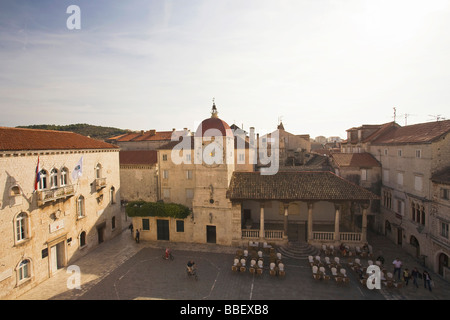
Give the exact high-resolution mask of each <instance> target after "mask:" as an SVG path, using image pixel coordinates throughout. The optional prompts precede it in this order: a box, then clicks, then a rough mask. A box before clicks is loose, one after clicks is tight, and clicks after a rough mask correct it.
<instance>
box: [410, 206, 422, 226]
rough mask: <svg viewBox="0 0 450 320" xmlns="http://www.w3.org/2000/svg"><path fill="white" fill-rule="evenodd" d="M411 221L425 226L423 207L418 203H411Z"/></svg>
mask: <svg viewBox="0 0 450 320" xmlns="http://www.w3.org/2000/svg"><path fill="white" fill-rule="evenodd" d="M411 219H412V220H413V221H414V222H417V223H418V224H421V225H425V207H424V206H423V205H421V204H420V203H419V202H416V201H411Z"/></svg>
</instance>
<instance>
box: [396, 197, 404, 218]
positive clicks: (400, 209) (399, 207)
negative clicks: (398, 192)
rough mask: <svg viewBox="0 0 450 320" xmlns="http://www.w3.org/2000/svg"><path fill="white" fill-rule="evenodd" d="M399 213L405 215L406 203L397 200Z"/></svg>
mask: <svg viewBox="0 0 450 320" xmlns="http://www.w3.org/2000/svg"><path fill="white" fill-rule="evenodd" d="M396 209H397V211H396V212H397V213H398V214H399V215H401V216H403V214H404V212H405V211H404V210H405V202H404V201H403V200H400V199H397V208H396Z"/></svg>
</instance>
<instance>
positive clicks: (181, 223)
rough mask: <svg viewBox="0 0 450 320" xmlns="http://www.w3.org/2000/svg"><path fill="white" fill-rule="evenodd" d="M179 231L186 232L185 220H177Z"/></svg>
mask: <svg viewBox="0 0 450 320" xmlns="http://www.w3.org/2000/svg"><path fill="white" fill-rule="evenodd" d="M177 232H184V221H183V220H177Z"/></svg>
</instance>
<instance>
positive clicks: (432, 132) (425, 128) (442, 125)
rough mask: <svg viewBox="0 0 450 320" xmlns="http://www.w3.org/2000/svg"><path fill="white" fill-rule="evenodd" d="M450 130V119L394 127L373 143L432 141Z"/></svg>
mask: <svg viewBox="0 0 450 320" xmlns="http://www.w3.org/2000/svg"><path fill="white" fill-rule="evenodd" d="M449 132H450V120H444V121H433V122H425V123H419V124H413V125H410V126H405V127H397V128H392V129H391V130H389V131H387V132H386V133H384V134H381V135H379V136H378V137H377V138H376V139H374V140H373V141H372V144H408V143H431V142H433V141H435V140H437V139H439V138H440V137H441V136H443V135H445V134H447V133H449Z"/></svg>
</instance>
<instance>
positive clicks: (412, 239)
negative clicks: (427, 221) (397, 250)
mask: <svg viewBox="0 0 450 320" xmlns="http://www.w3.org/2000/svg"><path fill="white" fill-rule="evenodd" d="M409 244H410V245H411V246H413V247H415V248H416V258H419V257H420V244H419V241H418V240H417V238H416V237H414V236H411V237H410V238H409Z"/></svg>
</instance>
